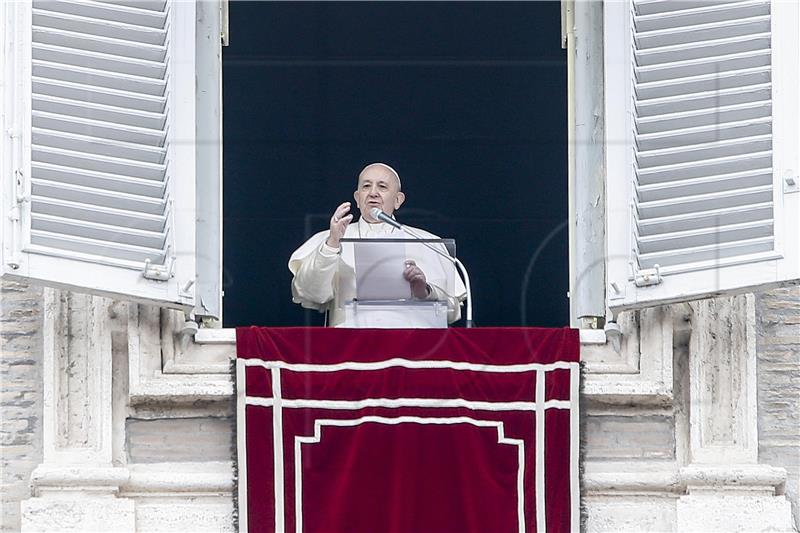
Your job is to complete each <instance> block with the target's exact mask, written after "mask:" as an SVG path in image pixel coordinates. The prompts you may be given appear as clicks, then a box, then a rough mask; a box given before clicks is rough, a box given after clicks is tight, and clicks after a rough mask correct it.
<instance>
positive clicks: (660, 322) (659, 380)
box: [581, 306, 674, 405]
mask: <svg viewBox="0 0 800 533" xmlns="http://www.w3.org/2000/svg"><path fill="white" fill-rule="evenodd" d="M618 324H619V326H620V329H621V330H622V339H621V343H620V347H619V348H620V349H619V350H615V349H614V346H613V345H612V344H611V343H609V342H606V343H604V344H582V346H581V360H582V361H583V362H584V364H585V369H586V374H585V378H584V384H583V394H584V395H585V397H586V398H587V399H589V400H590V401H593V402H599V403H611V404H630V403H631V402H636V403H640V404H647V405H653V404H656V405H668V404H670V403H671V402H672V397H673V390H672V349H673V333H674V332H673V310H672V308H670V307H667V306H662V307H654V308H648V309H643V310H640V311H629V312H626V313H621V314H620V316H619V318H618Z"/></svg>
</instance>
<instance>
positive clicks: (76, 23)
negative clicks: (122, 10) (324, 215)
mask: <svg viewBox="0 0 800 533" xmlns="http://www.w3.org/2000/svg"><path fill="white" fill-rule="evenodd" d="M38 5H39V2H35V3H34V9H33V25H34V27H36V26H38V27H47V28H54V29H57V30H64V31H71V32H75V33H83V34H87V35H92V36H95V35H96V36H98V37H113V38H115V39H120V40H123V41H132V42H134V43H144V44H155V45H161V44H164V41H165V40H166V34H167V33H166V30H164V29H160V28H150V27H148V26H141V25H136V24H126V23H122V22H117V21H115V20H108V19H105V20H104V19H102V18H99V17H98V18H93V17H89V16H85V15H84V16H76V15H69V14H66V13H59V12H57V11H47V10H45V9H39V8H37V7H36V6H38ZM45 5H47V4H45ZM87 11H88V12H90V13H95V12H96V11H97V10H87Z"/></svg>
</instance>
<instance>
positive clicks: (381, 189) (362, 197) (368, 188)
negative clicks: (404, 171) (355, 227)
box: [353, 167, 406, 222]
mask: <svg viewBox="0 0 800 533" xmlns="http://www.w3.org/2000/svg"><path fill="white" fill-rule="evenodd" d="M353 197H354V198H355V200H356V205H357V206H358V210H359V211H361V216H362V217H364V219H365V220H366V221H367V222H377V220H375V219H374V218H373V217H372V215H371V214H370V210H371V209H372V208H373V207H377V208H378V209H380V210H381V211H383V212H384V213H386V214H387V215H391V214H392V213H394V211H395V210H396V209H397V208H398V207H400V206H401V205H402V204H403V201H404V200H405V198H406V197H405V195H404V194H403V193H402V192H401V191H400V189H399V185H398V183H397V179H396V178H395V177H394V175H393V174H392V173H391V172H390V171H389V170H387V169H385V168H380V167H372V168H368V169H367V170H365V171H364V172H362V173H361V176H359V178H358V187H357V188H356V192H355V193H353Z"/></svg>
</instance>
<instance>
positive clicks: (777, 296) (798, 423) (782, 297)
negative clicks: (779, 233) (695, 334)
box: [756, 287, 800, 529]
mask: <svg viewBox="0 0 800 533" xmlns="http://www.w3.org/2000/svg"><path fill="white" fill-rule="evenodd" d="M756 317H757V318H756V321H757V326H758V348H757V353H758V441H759V442H758V457H759V461H760V462H762V463H766V464H770V465H772V466H780V467H783V468H785V469H786V471H787V473H788V479H787V481H786V495H787V497H788V499H789V501H791V502H792V512H793V515H794V520H795V527H797V528H798V529H800V287H787V288H783V289H776V290H773V291H769V292H765V293H762V294H758V295H757V298H756Z"/></svg>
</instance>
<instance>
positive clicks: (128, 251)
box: [31, 229, 164, 263]
mask: <svg viewBox="0 0 800 533" xmlns="http://www.w3.org/2000/svg"><path fill="white" fill-rule="evenodd" d="M31 237H33V238H32V242H34V243H35V244H36V245H39V246H46V247H49V248H57V249H59V250H67V251H72V252H79V253H82V254H86V255H96V256H101V257H110V258H114V259H120V260H123V261H134V262H138V261H141V260H142V258H144V259H149V260H150V261H152V262H153V263H163V262H164V250H161V249H153V248H144V247H142V246H132V245H129V244H123V243H113V242H112V241H98V240H95V239H88V238H86V237H79V236H77V235H72V234H65V233H52V232H49V231H42V230H36V229H32V230H31Z"/></svg>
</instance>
